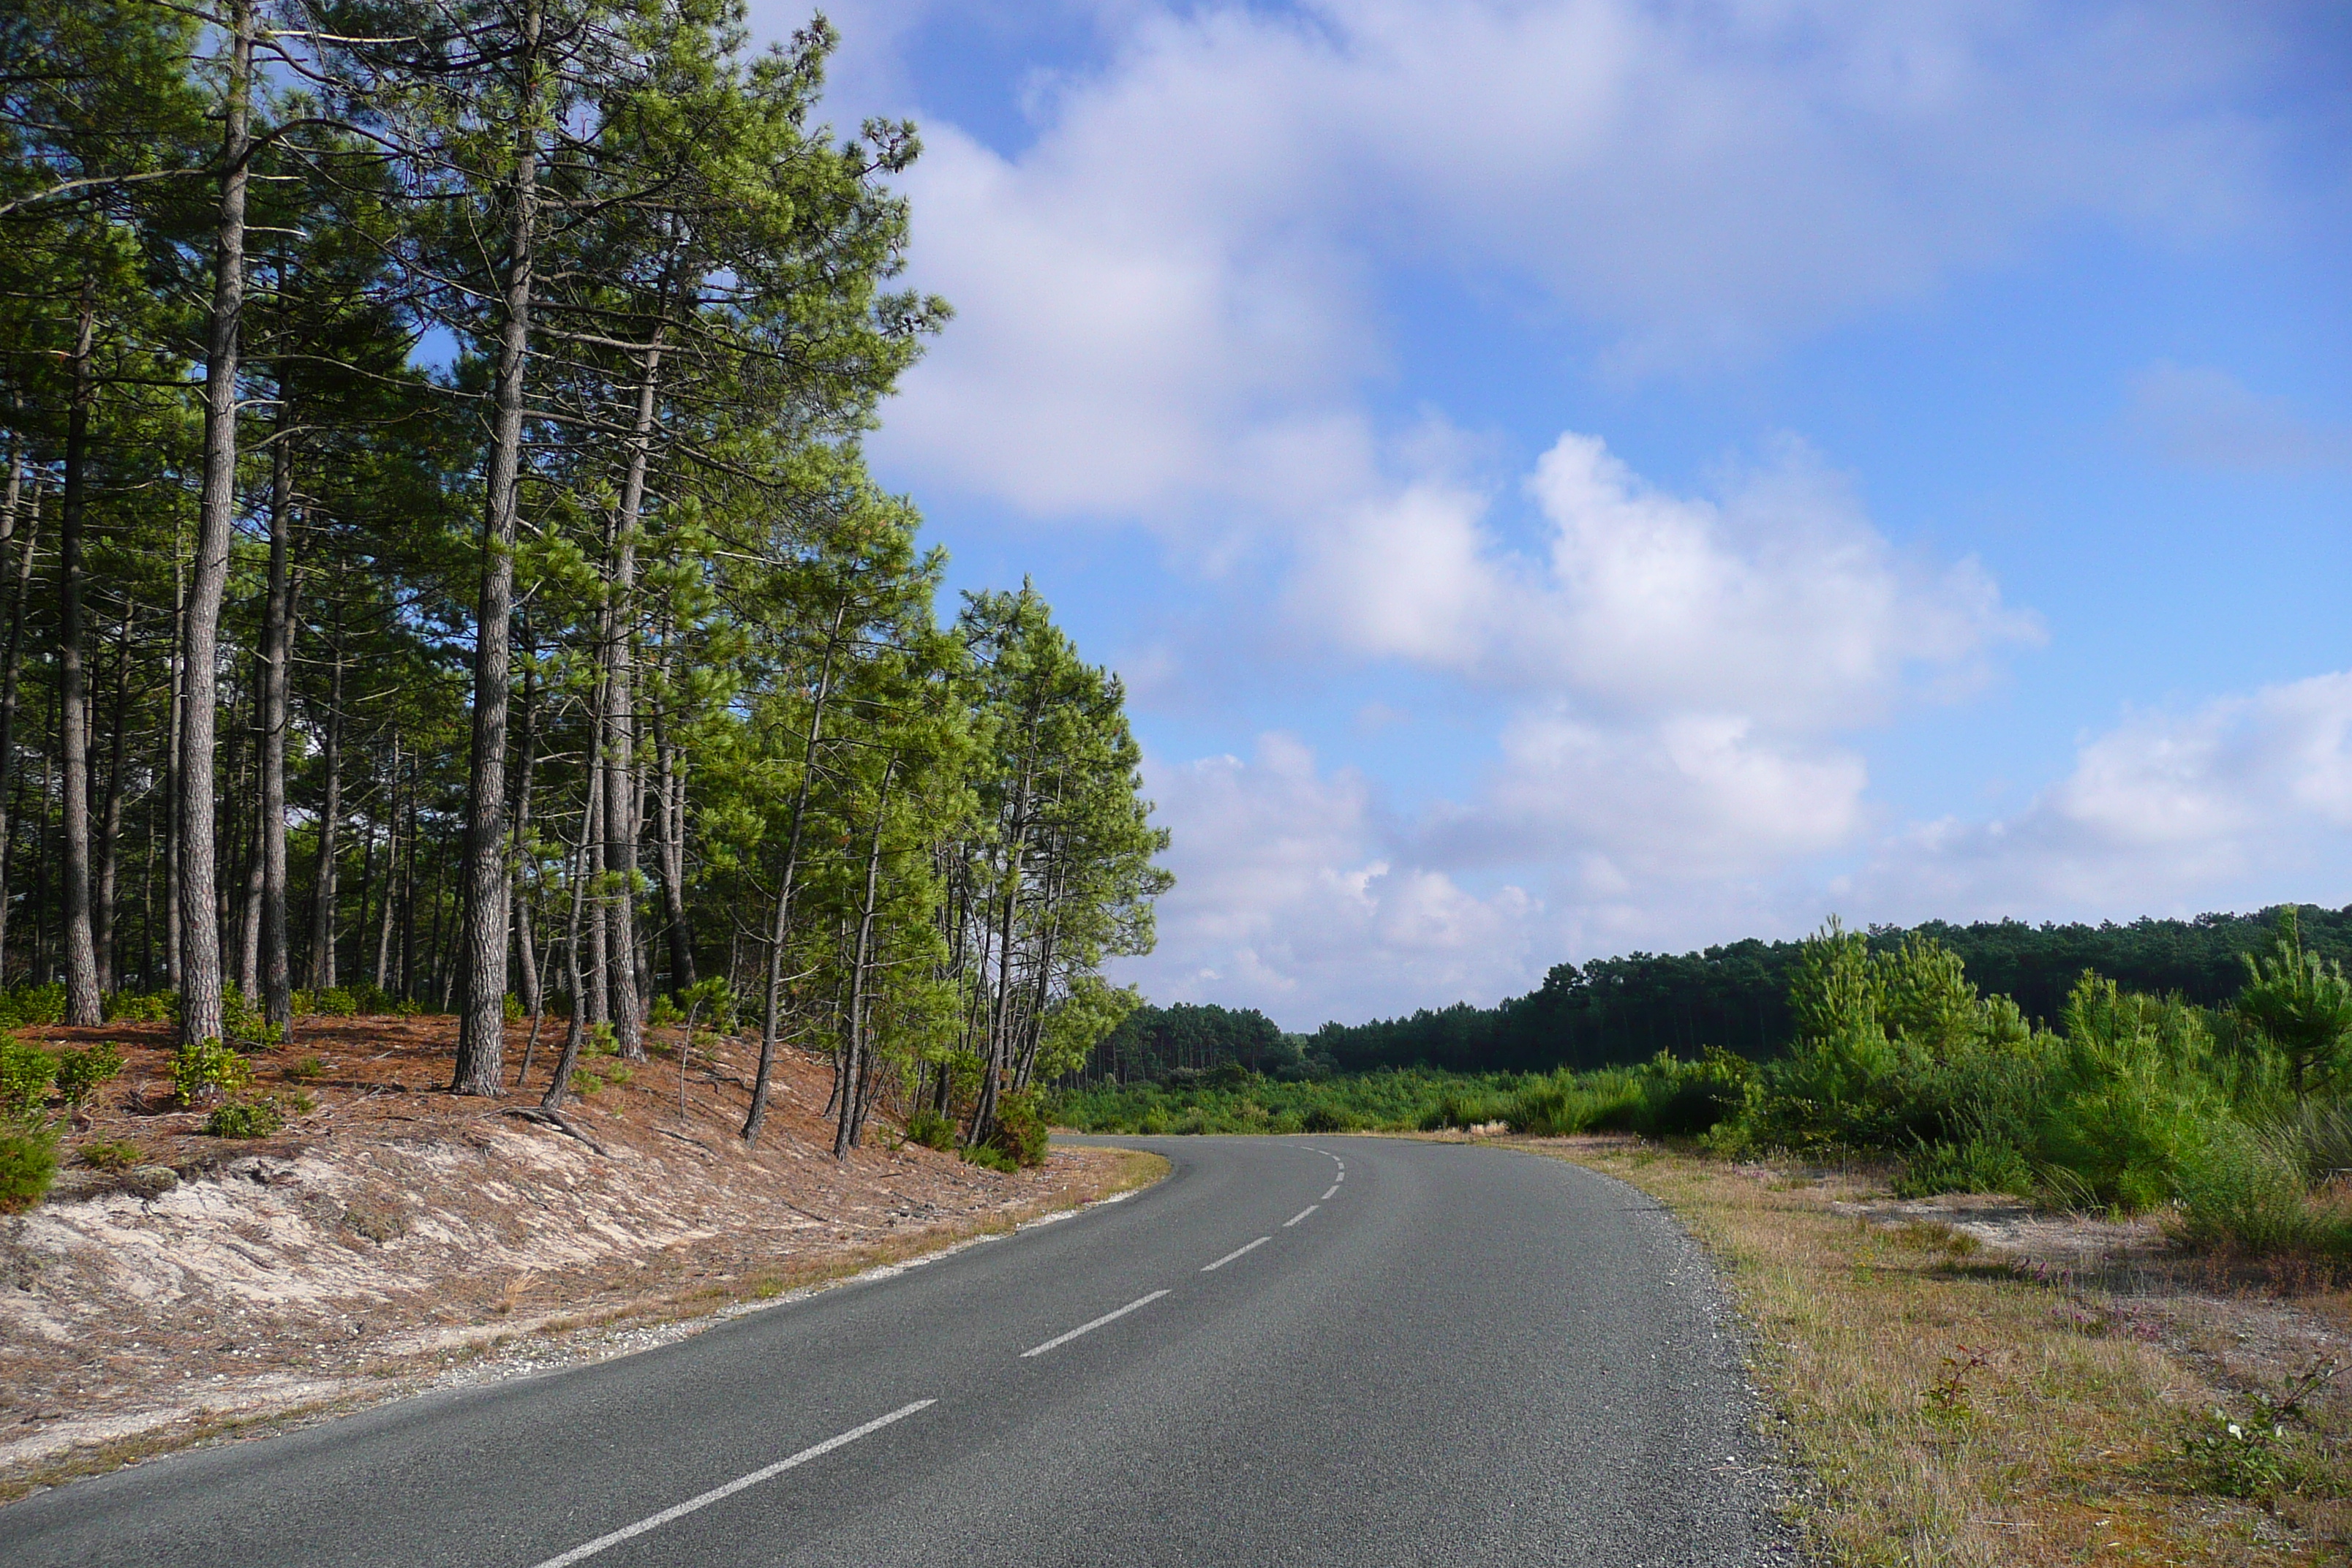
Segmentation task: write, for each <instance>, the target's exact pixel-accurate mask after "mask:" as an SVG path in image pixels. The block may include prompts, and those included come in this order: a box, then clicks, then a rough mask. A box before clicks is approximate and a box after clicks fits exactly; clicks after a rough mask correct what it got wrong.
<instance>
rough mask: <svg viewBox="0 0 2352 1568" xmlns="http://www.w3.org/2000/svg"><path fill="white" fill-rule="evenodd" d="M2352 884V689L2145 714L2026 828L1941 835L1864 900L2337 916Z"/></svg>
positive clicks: (2090, 751) (1934, 830) (2080, 755)
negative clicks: (2296, 907)
mask: <svg viewBox="0 0 2352 1568" xmlns="http://www.w3.org/2000/svg"><path fill="white" fill-rule="evenodd" d="M2347 877H2352V673H2339V674H2332V675H2319V676H2314V677H2312V678H2310V679H2305V680H2298V681H2294V682H2292V683H2288V684H2284V685H2279V686H2269V687H2264V688H2263V689H2260V690H2258V691H2256V692H2254V693H2252V695H2238V696H2231V697H2225V698H2221V699H2217V700H2213V701H2210V702H2207V703H2204V704H2202V705H2200V706H2198V707H2195V708H2191V709H2189V710H2185V711H2172V712H2154V713H2139V714H2133V715H2130V716H2128V717H2126V720H2125V721H2123V722H2122V723H2120V724H2118V725H2117V726H2116V727H2115V728H2114V729H2112V730H2110V731H2106V732H2105V733H2104V734H2100V735H2097V736H2095V737H2093V738H2091V739H2089V740H2087V741H2085V742H2084V743H2083V745H2082V746H2081V748H2080V749H2079V751H2078V752H2077V753H2076V756H2075V762H2074V770H2073V772H2072V773H2069V774H2068V775H2067V776H2066V777H2065V778H2064V779H2063V780H2061V781H2059V782H2058V783H2057V784H2053V786H2051V787H2050V788H2049V789H2047V790H2045V791H2043V792H2042V795H2040V796H2039V797H2037V798H2036V799H2035V800H2034V801H2033V802H2032V805H2029V806H2028V807H2027V808H2026V809H2025V810H2023V811H2022V812H2021V813H2019V814H2018V815H2017V816H2014V817H2011V818H2009V819H2006V820H2001V821H1995V822H1991V823H1988V824H1982V825H1969V824H1962V823H1958V822H1949V821H1947V822H1940V823H1935V824H1930V825H1927V826H1922V827H1918V828H1916V829H1914V830H1912V831H1910V832H1908V833H1906V834H1905V835H1903V836H1901V837H1898V838H1897V839H1896V840H1895V841H1894V842H1893V843H1891V844H1889V845H1888V846H1886V847H1885V849H1884V850H1883V851H1882V852H1881V854H1880V855H1879V857H1878V858H1877V859H1876V861H1875V863H1874V865H1873V866H1872V867H1871V868H1870V869H1869V870H1868V871H1867V872H1866V873H1865V874H1864V876H1863V877H1862V878H1860V879H1858V880H1857V882H1856V884H1855V892H1856V894H1857V896H1858V897H1859V899H1860V900H1862V901H1863V902H1864V903H1865V904H1867V905H1869V906H1870V907H1872V908H1873V910H1874V911H1876V912H1877V914H1878V916H1879V918H1918V917H1919V916H1921V915H1922V914H1925V913H1928V912H1935V913H1942V914H1946V915H1948V916H1951V917H1953V918H1958V917H1959V916H1961V915H1964V914H1977V915H1996V914H2006V913H2017V912H2020V911H2021V910H2023V911H2031V912H2034V913H2037V914H2042V915H2045V916H2047V915H2055V914H2080V915H2086V916H2104V915H2112V914H2114V913H2116V912H2118V911H2130V912H2143V911H2150V912H2152V911H2163V910H2169V911H2173V912H2189V911H2192V910H2206V909H2213V908H2221V907H2245V908H2252V907H2255V906H2258V905H2260V904H2263V903H2266V902H2271V901H2275V900H2280V899H2286V898H2299V899H2317V900H2322V901H2326V902H2333V901H2334V900H2335V899H2336V896H2338V895H2339V894H2340V893H2341V892H2342V889H2343V888H2344V886H2345V883H2346V880H2347Z"/></svg>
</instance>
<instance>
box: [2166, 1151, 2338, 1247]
mask: <svg viewBox="0 0 2352 1568" xmlns="http://www.w3.org/2000/svg"><path fill="white" fill-rule="evenodd" d="M2295 1154H2296V1152H2295V1149H2294V1145H2293V1143H2292V1142H2290V1141H2289V1140H2288V1139H2287V1138H2285V1137H2283V1136H2281V1135H2279V1134H2276V1133H2272V1134H2269V1135H2265V1134H2263V1133H2261V1132H2257V1131H2253V1130H2252V1129H2249V1128H2242V1127H2230V1128H2226V1129H2223V1130H2221V1131H2218V1132H2217V1133H2215V1134H2214V1136H2213V1137H2211V1138H2210V1140H2209V1141H2208V1142H2207V1143H2206V1144H2205V1146H2204V1147H2202V1148H2201V1149H2200V1150H2199V1151H2198V1152H2197V1153H2196V1154H2195V1156H2194V1157H2193V1158H2191V1159H2189V1160H2187V1161H2184V1162H2183V1163H2182V1167H2181V1170H2180V1172H2179V1181H2178V1186H2179V1194H2180V1206H2179V1210H2178V1211H2177V1217H2176V1219H2175V1222H2174V1223H2175V1224H2176V1225H2177V1226H2178V1227H2179V1232H2180V1234H2181V1237H2182V1238H2183V1239H2185V1240H2187V1241H2188V1242H2189V1243H2190V1244H2191V1245H2192V1246H2198V1247H2236V1248H2242V1249H2244V1250H2246V1251H2250V1252H2286V1251H2293V1250H2297V1249H2300V1248H2305V1247H2315V1246H2319V1245H2322V1244H2324V1242H2325V1240H2326V1237H2324V1236H2323V1235H2322V1231H2321V1226H2320V1225H2319V1224H2318V1221H2317V1216H2316V1215H2315V1214H2314V1213H2313V1212H2312V1208H2311V1205H2310V1203H2309V1202H2308V1188H2307V1187H2306V1185H2305V1182H2304V1176H2303V1171H2302V1168H2301V1165H2300V1163H2299V1162H2298V1161H2297V1159H2296V1157H2295Z"/></svg>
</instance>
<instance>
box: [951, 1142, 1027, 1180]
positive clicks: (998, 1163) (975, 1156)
mask: <svg viewBox="0 0 2352 1568" xmlns="http://www.w3.org/2000/svg"><path fill="white" fill-rule="evenodd" d="M963 1157H964V1159H965V1160H966V1161H968V1162H969V1163H971V1164H974V1165H979V1166H982V1167H984V1168H985V1169H988V1170H991V1171H1002V1172H1003V1173H1005V1174H1006V1175H1008V1176H1009V1175H1011V1174H1013V1173H1014V1172H1016V1171H1018V1170H1020V1169H1021V1166H1020V1164H1019V1163H1017V1162H1016V1161H1014V1159H1013V1156H1012V1155H1010V1154H1007V1153H1005V1152H1003V1150H1001V1149H998V1148H996V1147H994V1146H993V1145H992V1144H987V1143H974V1144H971V1145H970V1146H969V1147H967V1148H966V1149H965V1150H964V1152H963Z"/></svg>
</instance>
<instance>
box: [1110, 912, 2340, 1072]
mask: <svg viewBox="0 0 2352 1568" xmlns="http://www.w3.org/2000/svg"><path fill="white" fill-rule="evenodd" d="M2277 912H2278V911H2277V910H2263V911H2261V912H2260V913H2257V914H2249V915H2240V914H2208V915H2200V916H2198V917H2197V918H2196V919H2195V920H2155V919H2147V920H2137V921H2132V922H2130V923H2129V924H2127V925H2118V924H2114V923H2108V924H2104V925H2083V924H2070V925H2056V924H2043V925H2031V924H2028V923H2027V922H2025V921H1981V922H1979V923H1977V924H1974V925H1953V924H1950V923H1948V922H1947V921H1927V922H1926V923H1924V924H1921V925H1918V926H1916V927H1909V928H1905V927H1898V926H1881V927H1876V928H1874V929H1873V930H1871V931H1867V932H1864V933H1862V934H1861V936H1860V938H1859V940H1861V941H1863V942H1864V943H1865V944H1866V945H1867V946H1868V947H1869V948H1870V949H1871V950H1872V951H1873V952H1895V951H1897V950H1898V949H1900V948H1901V947H1902V945H1903V944H1904V942H1906V940H1908V939H1910V938H1913V937H1921V938H1927V939H1929V940H1932V941H1934V942H1937V943H1938V944H1939V945H1940V946H1941V947H1942V948H1944V949H1945V950H1947V951H1948V952H1952V953H1954V954H1957V955H1958V958H1959V959H1960V961H1961V962H1962V963H1965V964H1966V965H1967V966H1968V971H1969V974H1970V975H1972V976H1974V977H1975V978H1976V980H1977V982H1978V983H1979V984H1981V985H1983V986H1984V988H1985V989H1986V990H1988V991H1990V992H1993V993H1996V994H2000V995H2004V996H2007V997H2009V998H2010V999H2011V1000H2012V1001H2014V1002H2015V1003H2016V1004H2017V1005H2018V1006H2019V1008H2020V1009H2021V1011H2022V1012H2023V1013H2024V1015H2025V1016H2027V1017H2028V1018H2031V1019H2038V1020H2054V1019H2056V1018H2058V1017H2060V1016H2063V1014H2064V1012H2065V1010H2066V1007H2067V1005H2068V1001H2069V999H2070V998H2071V997H2072V996H2073V994H2074V988H2075V986H2076V984H2077V983H2078V982H2079V981H2080V980H2081V979H2082V977H2083V973H2084V971H2085V970H2095V971H2096V972H2097V973H2100V974H2102V975H2105V976H2106V977H2107V978H2109V979H2111V980H2114V981H2116V983H2118V984H2121V985H2123V986H2124V987H2125V988H2126V990H2130V991H2135V992H2139V993H2142V994H2147V995H2151V996H2168V995H2178V996H2179V997H2181V998H2182V999H2183V1000H2185V1001H2188V1002H2190V1003H2193V1004H2195V1005H2199V1006H2201V1007H2218V1006H2220V1005H2222V1004H2223V1003H2224V1002H2226V1001H2227V1000H2228V999H2229V998H2231V996H2233V995H2235V994H2237V992H2238V989H2239V987H2240V986H2241V985H2242V984H2244V982H2245V973H2246V972H2245V960H2246V955H2247V954H2249V953H2254V952H2263V951H2265V950H2266V948H2267V946H2268V944H2269V943H2270V942H2271V940H2272V933H2273V925H2274V921H2275V919H2276V916H2277ZM2298 912H2299V916H2300V921H2301V930H2302V932H2303V936H2302V940H2303V942H2305V945H2306V946H2307V947H2308V948H2309V950H2310V951H2311V952H2313V953H2314V954H2315V955H2318V956H2320V957H2323V958H2325V959H2327V960H2328V961H2330V962H2343V961H2347V960H2352V907H2347V908H2346V909H2344V910H2325V909H2315V908H2311V907H2309V906H2302V907H2300V909H2299V911H2298ZM1806 952H1807V947H1806V944H1805V943H1804V942H1762V941H1759V940H1757V939H1755V938H1749V939H1748V940H1747V941H1744V942H1731V943H1727V944H1726V945H1724V946H1721V947H1710V948H1707V949H1706V950H1705V951H1703V952H1685V953H1647V952H1634V953H1628V954H1626V955H1625V956H1623V957H1622V958H1603V959H1595V960H1593V961H1591V963H1582V964H1576V963H1562V964H1559V965H1557V966H1555V967H1554V968H1553V969H1552V971H1551V972H1550V973H1549V974H1547V975H1545V976H1544V982H1543V984H1542V985H1541V986H1539V987H1538V988H1537V989H1536V990H1534V991H1531V992H1529V993H1528V994H1526V995H1524V996H1514V997H1510V998H1508V999H1507V1000H1505V1001H1502V1002H1499V1003H1497V1004H1496V1005H1494V1006H1492V1007H1477V1006H1473V1005H1471V1004H1469V1003H1467V1002H1457V1003H1455V1004H1454V1005H1452V1006H1450V1007H1442V1008H1424V1009H1423V1010H1422V1011H1421V1012H1418V1013H1415V1014H1413V1015H1412V1016H1411V1017H1408V1018H1392V1019H1383V1020H1378V1021H1375V1022H1372V1023H1367V1024H1326V1025H1324V1026H1322V1027H1321V1028H1320V1029H1318V1030H1317V1031H1316V1032H1315V1033H1313V1034H1311V1035H1300V1034H1289V1035H1286V1034H1284V1033H1283V1031H1282V1030H1281V1029H1280V1028H1279V1027H1277V1026H1276V1024H1275V1023H1274V1021H1273V1020H1272V1019H1270V1018H1268V1017H1266V1016H1265V1015H1264V1014H1263V1013H1260V1012H1258V1011H1257V1010H1256V1009H1255V1008H1227V1007H1221V1006H1216V1005H1191V1004H1181V1003H1180V1004H1176V1005H1171V1006H1167V1007H1153V1006H1146V1007H1141V1008H1139V1009H1137V1010H1136V1011H1135V1012H1133V1013H1132V1014H1129V1016H1127V1017H1126V1018H1124V1019H1123V1020H1122V1021H1121V1022H1120V1023H1119V1025H1118V1027H1117V1028H1116V1029H1114V1030H1112V1031H1111V1032H1110V1033H1109V1034H1108V1035H1107V1036H1106V1037H1104V1038H1103V1039H1102V1041H1101V1042H1100V1044H1098V1045H1097V1047H1095V1049H1094V1050H1093V1051H1092V1052H1091V1053H1089V1054H1088V1055H1087V1058H1086V1059H1085V1060H1084V1062H1083V1063H1081V1064H1080V1065H1079V1066H1078V1067H1077V1068H1076V1069H1074V1070H1073V1071H1072V1073H1071V1074H1070V1075H1069V1077H1068V1078H1067V1079H1066V1085H1067V1086H1068V1087H1077V1086H1082V1085H1083V1086H1097V1085H1102V1084H1118V1083H1136V1082H1147V1081H1152V1082H1176V1083H1183V1082H1187V1081H1189V1080H1190V1079H1192V1078H1195V1077H1197V1076H1199V1075H1201V1074H1203V1073H1207V1072H1211V1071H1213V1070H1214V1069H1215V1068H1218V1067H1220V1066H1222V1065H1223V1064H1225V1063H1229V1062H1230V1063H1235V1064H1238V1065H1240V1066H1241V1067H1243V1068H1247V1069H1249V1070H1251V1071H1253V1072H1256V1073H1260V1074H1264V1075H1265V1076H1268V1077H1274V1078H1284V1079H1296V1078H1311V1077H1327V1076H1328V1075H1330V1074H1333V1073H1360V1072H1369V1071H1375V1070H1379V1069H1381V1068H1434V1069H1439V1070H1441V1071H1446V1072H1457V1073H1475V1074H1491V1073H1528V1072H1551V1071H1554V1070H1556V1069H1559V1068H1570V1069H1574V1070H1589V1069H1591V1068H1603V1067H1612V1066H1622V1065H1626V1064H1629V1063H1634V1062H1644V1061H1648V1060H1650V1059H1651V1058H1654V1057H1655V1056H1656V1055H1657V1054H1658V1053H1659V1052H1660V1051H1666V1052H1669V1053H1671V1054H1673V1055H1675V1056H1676V1057H1679V1058H1684V1059H1685V1060H1694V1061H1695V1060H1696V1059H1697V1058H1699V1057H1700V1056H1702V1055H1703V1054H1705V1052H1706V1048H1707V1047H1710V1046H1713V1047H1720V1048H1722V1049H1724V1050H1727V1051H1730V1052H1732V1053H1734V1054H1735V1055H1738V1056H1741V1057H1744V1058H1748V1059H1749V1060H1753V1061H1761V1060H1765V1059H1767V1058H1771V1057H1774V1056H1777V1055H1780V1053H1782V1052H1783V1051H1785V1050H1786V1049H1787V1048H1788V1047H1789V1045H1790V1042H1791V1041H1792V1040H1793V1039H1794V1038H1795V1037H1796V1024H1795V1020H1794V1017H1793V1016H1792V1015H1791V1013H1790V1003H1789V997H1790V987H1791V985H1792V984H1793V983H1794V982H1795V980H1796V977H1797V974H1798V972H1799V967H1800V965H1801V963H1802V962H1803V960H1804V955H1805V953H1806Z"/></svg>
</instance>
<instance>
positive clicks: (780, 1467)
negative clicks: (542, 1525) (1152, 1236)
mask: <svg viewBox="0 0 2352 1568" xmlns="http://www.w3.org/2000/svg"><path fill="white" fill-rule="evenodd" d="M1148 1299H1149V1298H1147V1300H1148ZM1121 1310H1126V1309H1124V1308H1122V1309H1121ZM1114 1315H1116V1314H1114ZM1087 1326H1088V1327H1089V1328H1091V1327H1092V1326H1093V1325H1092V1324H1089V1325H1087ZM1080 1332H1081V1333H1083V1332H1085V1330H1080ZM938 1403H939V1401H937V1400H935V1399H918V1400H916V1401H915V1402H914V1403H913V1404H912V1405H900V1406H898V1409H896V1410H893V1411H892V1412H890V1414H889V1415H877V1416H876V1417H875V1418H874V1419H873V1420H871V1421H868V1422H867V1423H866V1425H865V1426H853V1427H851V1428H850V1429H849V1430H848V1431H846V1432H844V1433H843V1434H841V1436H837V1437H827V1438H826V1439H825V1440H824V1442H822V1443H819V1444H817V1445H816V1446H815V1447H810V1448H803V1449H802V1450H801V1451H800V1452H799V1453H797V1454H794V1455H793V1457H792V1458H789V1459H778V1460H777V1461H776V1462H775V1463H774V1464H772V1465H770V1466H769V1467H768V1468H765V1469H763V1470H753V1471H752V1472H751V1474H750V1475H748V1476H738V1477H736V1478H735V1479H733V1480H731V1481H729V1482H728V1483H727V1484H726V1485H725V1486H723V1487H713V1488H711V1489H709V1491H707V1492H704V1493H703V1494H702V1495H701V1496H700V1497H690V1498H688V1499H687V1500H685V1501H684V1502H682V1503H679V1504H678V1505H677V1507H676V1508H666V1509H664V1510H661V1512H659V1513H657V1514H655V1515H653V1516H652V1517H651V1518H648V1519H641V1520H639V1521H637V1522H636V1523H635V1524H632V1525H628V1526H625V1527H624V1528H623V1529H620V1530H616V1531H613V1533H612V1534H610V1535H600V1536H598V1537H597V1538H596V1539H595V1540H593V1541H591V1542H588V1543H587V1544H586V1545H584V1546H575V1547H573V1548H572V1550H571V1551H569V1552H565V1553H564V1554H563V1555H562V1556H561V1557H551V1558H549V1559H548V1560H547V1561H546V1562H544V1563H540V1564H539V1568H567V1565H568V1564H570V1563H577V1562H579V1561H581V1560H582V1559H583V1558H586V1557H593V1556H595V1555H596V1553H598V1552H602V1551H604V1549H605V1548H607V1547H611V1546H618V1545H619V1544H621V1542H624V1541H628V1540H631V1539H633V1538H635V1537H636V1536H640V1535H643V1534H644V1533H645V1532H646V1531H649V1530H658V1529H660V1528H661V1527H662V1526H663V1525H665V1524H667V1523H668V1522H669V1521H672V1520H674V1519H683V1518H685V1517H686V1516H687V1515H688V1514H689V1513H692V1512H693V1511H694V1510H697V1509H698V1508H709V1506H710V1505H711V1504H712V1503H715V1502H717V1501H719V1500H720V1499H722V1498H730V1497H733V1496H734V1495H735V1494H736V1493H737V1492H740V1491H741V1490H742V1489H744V1488H745V1487H756V1486H758V1485H759V1484H760V1483H761V1481H764V1480H767V1479H770V1478H772V1477H774V1476H781V1475H782V1474H783V1473H784V1472H785V1471H786V1470H789V1469H792V1468H795V1467H796V1466H800V1465H805V1464H807V1463H808V1462H809V1461H810V1460H811V1459H814V1458H822V1457H823V1456H824V1455H826V1454H830V1453H832V1452H833V1451H834V1450H835V1448H839V1447H844V1446H845V1445H847V1444H851V1443H855V1442H856V1441H857V1439H859V1438H860V1437H863V1436H867V1435H869V1434H871V1433H875V1432H879V1431H880V1430H882V1428H883V1427H885V1426H888V1425H890V1423H891V1422H893V1421H899V1420H904V1419H905V1418H906V1417H908V1416H909V1415H913V1414H914V1413H915V1412H916V1411H918V1410H927V1409H929V1407H930V1406H932V1405H936V1404H938Z"/></svg>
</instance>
